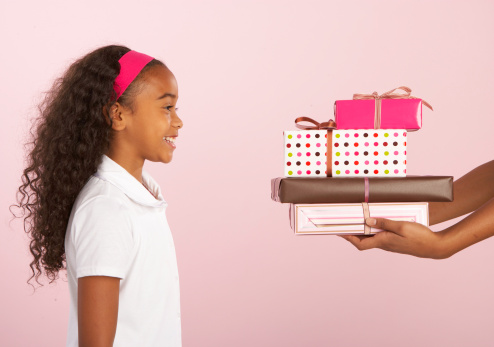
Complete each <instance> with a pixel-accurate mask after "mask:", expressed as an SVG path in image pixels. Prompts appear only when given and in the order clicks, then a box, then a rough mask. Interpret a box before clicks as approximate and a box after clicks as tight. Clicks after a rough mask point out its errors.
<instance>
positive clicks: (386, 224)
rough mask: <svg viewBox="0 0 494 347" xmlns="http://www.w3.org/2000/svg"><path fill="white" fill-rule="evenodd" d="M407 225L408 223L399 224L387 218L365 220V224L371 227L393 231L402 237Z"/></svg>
mask: <svg viewBox="0 0 494 347" xmlns="http://www.w3.org/2000/svg"><path fill="white" fill-rule="evenodd" d="M406 223H408V222H398V221H394V220H391V219H386V218H367V219H366V220H365V224H367V225H368V226H370V227H373V228H378V229H382V230H387V231H392V232H394V233H395V234H398V235H400V236H404V235H403V231H404V226H405V224H406Z"/></svg>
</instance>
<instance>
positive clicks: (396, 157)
mask: <svg viewBox="0 0 494 347" xmlns="http://www.w3.org/2000/svg"><path fill="white" fill-rule="evenodd" d="M406 135H407V132H406V130H402V129H393V130H389V129H377V130H376V129H358V130H334V131H333V152H332V153H333V155H332V161H333V176H334V177H344V176H350V177H352V176H353V177H364V176H366V177H390V176H395V177H404V176H406ZM349 139H351V140H352V142H351V146H352V147H353V148H355V149H357V148H358V147H362V149H365V150H364V151H363V152H359V151H353V152H348V151H345V150H342V148H343V149H346V148H345V147H347V148H349V147H350V146H349V144H346V143H348V140H349ZM370 139H372V141H369V140H370ZM390 147H391V148H390ZM288 149H289V148H287V147H285V151H287V152H289V151H288ZM368 149H369V150H368ZM342 157H343V158H344V161H343V162H342V161H341V158H342ZM371 159H372V160H371ZM342 164H343V167H342V169H343V170H341V169H337V168H338V167H341V166H342Z"/></svg>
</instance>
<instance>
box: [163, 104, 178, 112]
mask: <svg viewBox="0 0 494 347" xmlns="http://www.w3.org/2000/svg"><path fill="white" fill-rule="evenodd" d="M174 107H175V106H173V105H169V106H166V107H164V108H165V109H166V110H167V111H168V112H171V111H172V109H173V108H174ZM177 111H178V107H175V112H177Z"/></svg>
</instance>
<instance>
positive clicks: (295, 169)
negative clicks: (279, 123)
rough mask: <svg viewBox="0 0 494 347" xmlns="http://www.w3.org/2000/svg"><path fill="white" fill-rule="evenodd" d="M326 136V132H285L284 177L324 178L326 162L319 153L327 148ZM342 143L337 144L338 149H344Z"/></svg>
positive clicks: (321, 153)
mask: <svg viewBox="0 0 494 347" xmlns="http://www.w3.org/2000/svg"><path fill="white" fill-rule="evenodd" d="M326 135H327V131H326V130H302V131H296V130H294V131H285V133H284V139H285V176H286V177H326V160H325V157H324V156H323V155H324V150H323V151H321V149H323V148H326V146H327V141H328V140H327V136H326ZM344 138H345V137H344ZM343 142H344V141H343ZM343 142H341V143H339V144H338V146H340V148H341V147H343V148H344V146H343ZM346 142H348V140H347V141H346ZM340 152H341V151H340ZM341 155H342V156H344V152H342V153H341ZM336 165H337V164H336Z"/></svg>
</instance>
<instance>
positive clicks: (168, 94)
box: [156, 93, 177, 100]
mask: <svg viewBox="0 0 494 347" xmlns="http://www.w3.org/2000/svg"><path fill="white" fill-rule="evenodd" d="M167 97H170V98H176V97H177V96H176V95H175V94H171V93H165V94H163V95H161V96H160V97H159V98H157V99H156V100H161V99H164V98H167Z"/></svg>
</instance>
